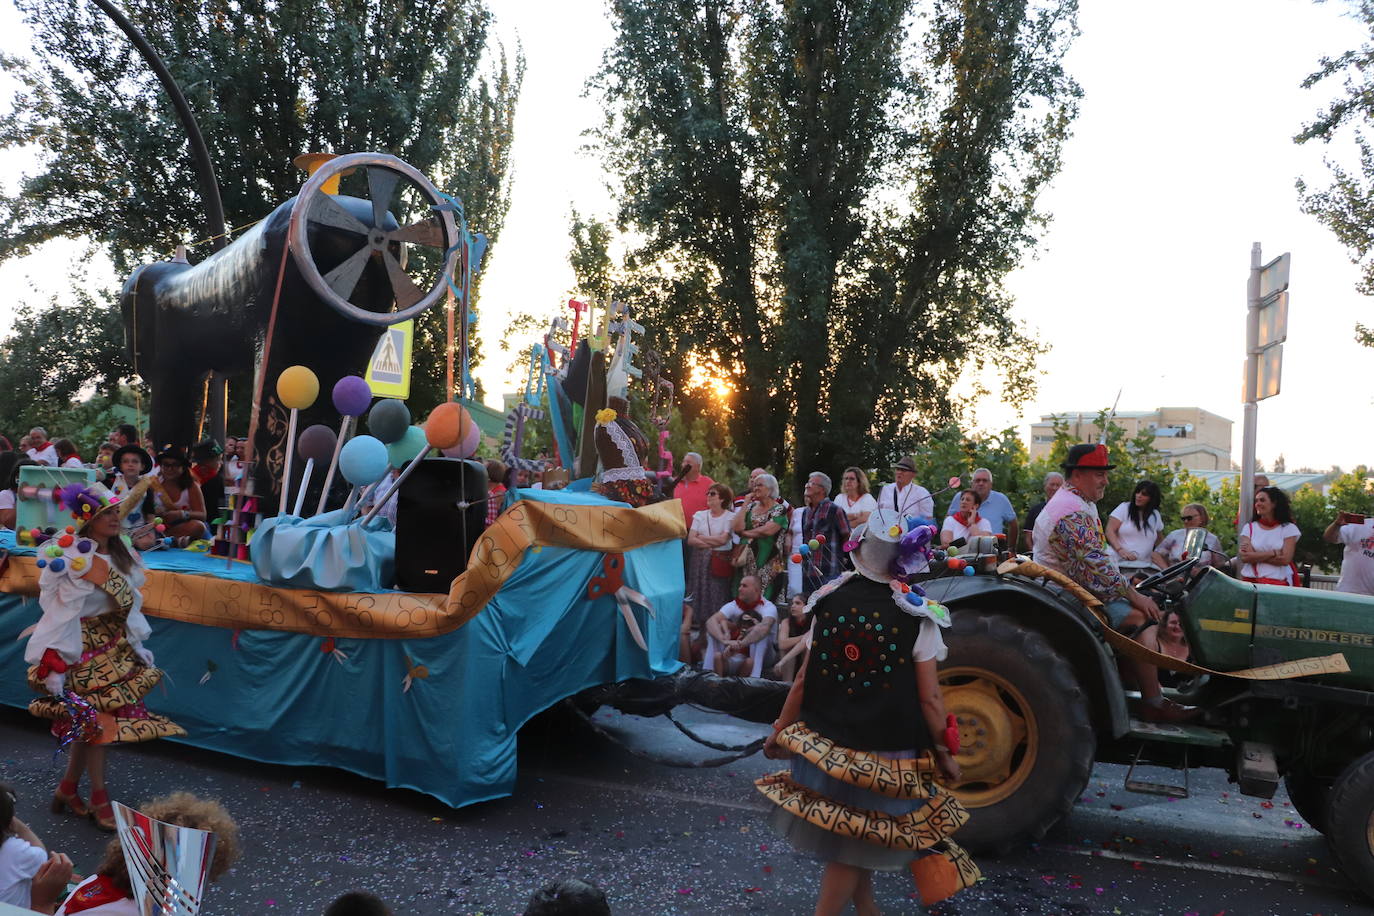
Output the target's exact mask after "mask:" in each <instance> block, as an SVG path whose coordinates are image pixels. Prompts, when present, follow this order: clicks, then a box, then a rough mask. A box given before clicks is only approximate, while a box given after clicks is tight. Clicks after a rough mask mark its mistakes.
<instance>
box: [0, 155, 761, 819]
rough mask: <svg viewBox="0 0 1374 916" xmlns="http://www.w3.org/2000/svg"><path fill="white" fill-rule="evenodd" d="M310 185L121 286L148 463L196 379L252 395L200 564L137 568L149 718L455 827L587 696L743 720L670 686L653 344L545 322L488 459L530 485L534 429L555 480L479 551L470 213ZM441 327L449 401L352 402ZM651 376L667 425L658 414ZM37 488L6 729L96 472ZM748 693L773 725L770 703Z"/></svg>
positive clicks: (195, 557)
mask: <svg viewBox="0 0 1374 916" xmlns="http://www.w3.org/2000/svg"><path fill="white" fill-rule="evenodd" d="M323 158H324V159H325V160H326V161H323V163H322V164H320V163H319V162H318V161H316V162H312V163H310V164H311V165H312V166H315V167H316V170H315V171H314V172H313V174H311V176H310V177H309V178H308V180H307V181H306V182H305V184H304V187H303V188H302V189H301V192H300V194H299V195H298V196H296V197H295V198H293V199H291V200H288V201H286V202H285V203H283V204H281V205H280V206H279V207H278V208H277V209H276V210H274V211H273V212H272V213H271V214H270V215H268V216H267V217H266V218H265V219H264V220H262V221H261V222H260V223H258V224H257V225H255V226H254V227H253V228H252V229H250V230H248V231H247V232H246V233H245V234H244V235H242V236H240V237H239V238H238V239H237V240H236V241H235V242H234V243H232V244H231V245H229V246H227V247H226V248H224V249H223V250H221V251H218V252H216V253H215V254H213V255H211V256H210V257H207V258H206V259H205V260H203V261H201V262H200V263H198V264H195V265H191V264H189V263H186V261H185V260H184V259H182V258H176V259H172V260H169V261H163V262H158V263H155V264H148V265H144V266H142V267H140V268H138V269H137V270H136V271H135V272H134V273H133V275H132V276H131V277H130V278H129V280H128V282H127V283H126V284H125V288H124V294H123V308H124V316H125V320H126V324H127V330H128V336H129V341H130V345H131V347H132V350H133V355H134V358H135V365H136V366H137V367H138V369H139V371H140V372H141V373H142V374H143V377H144V378H145V380H146V381H147V382H148V383H149V385H150V387H151V389H152V407H151V411H152V416H151V422H152V429H153V434H154V436H155V437H160V438H159V439H158V441H171V442H181V441H183V440H185V439H189V437H190V435H191V431H192V430H193V429H194V415H193V411H194V407H195V405H194V404H192V403H191V402H189V401H188V400H187V399H186V397H185V393H186V392H187V391H191V390H196V384H197V381H198V380H199V379H200V378H202V377H203V376H204V374H205V373H206V371H207V370H213V371H215V372H218V373H221V374H233V373H235V372H243V371H245V370H246V369H251V370H252V371H253V373H254V375H253V377H254V388H255V397H254V403H253V422H252V429H251V430H250V452H249V455H248V460H247V462H246V467H247V469H248V470H247V471H246V473H245V475H244V477H243V478H242V479H241V480H240V481H237V484H238V486H237V487H235V488H233V489H234V490H235V492H234V494H233V496H232V497H231V500H230V503H231V504H230V506H229V511H228V512H225V513H224V514H223V515H221V516H220V517H219V518H216V519H214V520H213V521H214V523H215V524H214V526H213V527H214V535H215V536H214V538H213V540H210V541H206V542H203V543H201V544H197V545H193V546H195V547H196V548H198V549H192V550H183V549H155V550H152V551H149V552H147V553H146V554H145V559H146V562H147V565H148V566H149V577H148V584H147V587H146V590H145V593H146V603H145V605H144V613H145V614H147V615H148V616H149V617H150V618H151V620H152V625H153V636H152V639H153V640H154V641H155V644H156V645H157V650H158V659H159V662H160V666H161V667H162V668H163V669H164V670H165V671H166V672H167V675H168V677H167V679H166V681H165V682H164V687H165V689H163V690H160V691H158V693H156V694H155V695H154V696H152V697H150V698H149V702H150V705H151V706H152V707H154V708H155V709H157V710H158V711H159V712H161V713H164V714H166V715H168V716H170V717H172V718H174V719H175V720H176V721H177V722H179V723H182V724H183V725H184V727H185V728H186V730H187V732H188V734H187V736H186V737H185V738H184V739H178V740H182V741H184V742H185V743H187V744H192V745H195V746H197V747H203V748H207V749H210V750H215V751H219V752H222V753H225V754H230V755H234V756H238V757H245V758H250V759H254V760H260V761H264V762H270V763H279V764H293V765H294V764H308V765H323V766H332V767H339V768H342V769H346V770H350V771H353V772H355V773H359V774H361V775H363V776H366V777H369V778H373V779H377V780H380V781H382V782H384V783H385V784H386V785H388V786H405V787H409V788H413V789H416V790H419V791H422V792H426V793H428V794H430V795H433V796H435V797H436V798H439V799H441V800H442V801H444V802H446V803H448V804H450V805H454V806H459V805H465V804H471V803H473V802H478V801H481V800H484V799H489V798H494V797H499V796H502V795H506V794H509V793H510V792H511V791H512V790H513V787H514V783H515V776H516V755H515V749H516V748H515V746H516V735H517V732H518V731H519V729H520V727H521V726H522V725H523V724H524V723H525V722H526V721H528V720H529V719H530V718H531V717H532V716H534V715H536V714H537V713H539V712H541V711H542V710H545V709H547V708H549V707H550V706H552V705H554V704H556V703H558V702H560V701H562V700H565V699H567V698H570V697H573V696H575V695H577V694H578V693H580V692H582V691H584V690H586V689H588V688H596V687H603V688H607V687H609V688H610V689H613V690H615V692H616V697H617V698H618V701H619V702H622V703H623V704H626V705H632V704H633V703H634V702H635V700H636V698H640V699H641V700H642V703H643V704H646V705H647V706H651V707H653V708H654V709H655V710H659V711H661V710H663V709H666V708H669V707H671V706H672V705H673V704H674V703H676V702H680V701H681V700H682V699H683V698H684V697H686V696H688V695H690V696H691V697H692V698H693V699H695V700H697V701H704V702H706V703H708V704H711V703H714V704H715V705H721V704H722V703H723V702H730V703H734V704H735V705H737V702H736V698H735V697H734V696H733V695H731V696H726V697H724V698H722V697H721V696H719V695H718V694H717V695H715V696H714V697H713V696H712V694H711V691H712V690H713V689H716V688H717V687H719V686H720V685H712V684H703V683H701V682H700V681H699V680H697V679H694V678H693V677H691V676H687V675H685V674H684V673H683V672H681V671H680V669H681V664H680V663H679V662H678V660H677V652H678V631H679V626H680V622H681V608H682V603H683V565H682V547H681V539H682V538H683V537H684V536H685V534H686V529H685V525H684V522H683V517H682V511H681V507H680V505H679V504H678V503H677V501H675V500H667V501H658V502H653V503H650V502H649V500H648V498H647V495H648V493H649V492H650V490H651V487H650V484H649V483H648V482H647V481H646V475H645V472H644V470H643V463H644V461H645V459H646V458H647V449H648V440H647V437H645V436H644V435H643V434H642V433H640V432H639V430H638V429H637V427H636V426H635V425H634V423H633V421H631V420H630V418H629V416H628V411H626V409H625V408H626V406H627V405H628V402H629V400H630V398H631V397H632V393H631V390H630V389H631V386H632V385H633V386H635V387H640V386H642V385H643V384H644V383H643V382H641V381H640V378H641V376H642V372H641V371H640V369H639V368H638V367H637V366H636V365H635V356H636V353H637V352H638V346H637V344H636V341H635V339H634V337H635V334H637V333H642V331H643V328H642V327H640V326H639V325H638V324H636V323H635V322H634V321H633V319H632V317H631V316H630V314H629V313H628V311H626V310H624V309H621V308H619V307H612V308H607V309H605V310H603V311H604V314H603V321H602V322H601V324H600V326H599V327H597V328H595V329H593V328H592V327H591V325H590V323H589V325H588V330H587V333H586V334H585V336H582V337H580V339H579V336H577V335H568V336H567V337H564V336H563V335H564V334H565V333H566V332H567V325H566V323H565V322H561V321H560V322H557V323H555V325H554V327H553V328H552V329H551V332H550V335H549V336H548V337H546V338H545V341H544V343H543V344H542V345H540V346H539V347H537V348H536V350H535V352H534V354H533V355H532V362H533V365H534V371H532V373H531V381H530V383H529V384H528V385H527V386H526V391H525V395H524V397H523V398H522V399H521V401H520V403H519V404H518V405H516V407H515V408H514V409H513V410H512V411H511V413H510V416H509V417H508V424H507V426H508V434H507V436H506V438H505V440H504V442H503V443H502V449H503V451H504V453H505V455H506V457H507V459H508V460H509V461H510V463H511V464H512V465H513V466H514V467H515V468H524V469H526V470H531V469H542V468H543V464H542V463H540V459H534V458H528V457H526V456H524V455H523V454H522V453H521V450H522V447H523V446H522V441H521V438H522V436H521V434H522V430H523V425H524V423H525V422H526V421H527V420H529V419H531V418H535V417H539V416H540V415H541V414H545V413H547V415H548V417H549V418H550V421H551V424H552V428H553V432H554V438H555V441H556V446H555V449H554V457H553V458H552V459H551V462H550V463H553V462H556V463H557V466H558V467H550V468H549V472H550V479H554V478H556V477H558V476H559V468H563V469H566V471H567V472H569V473H566V475H565V476H566V477H567V478H568V479H569V480H570V481H571V482H570V485H569V486H568V487H567V488H565V489H559V490H553V489H537V490H536V489H513V490H512V491H511V496H510V498H509V501H508V503H507V506H506V508H505V510H504V511H503V512H502V513H501V515H500V517H499V518H498V519H497V520H496V521H495V522H494V523H493V524H491V525H489V526H488V525H487V524H486V506H487V504H486V494H487V480H486V473H485V469H484V467H483V466H482V465H481V464H480V463H479V462H475V461H472V460H470V459H471V458H472V456H473V454H474V453H475V451H476V449H477V447H478V442H479V439H480V434H479V432H478V430H477V429H476V423H475V421H474V418H473V414H474V413H475V412H476V410H477V408H476V405H475V402H474V401H473V400H472V395H473V394H474V393H475V392H474V391H473V389H472V387H471V379H470V376H469V373H468V351H467V324H468V321H469V320H470V315H471V313H470V303H469V299H470V290H471V277H472V273H473V271H474V270H475V269H476V267H477V264H478V262H479V261H480V256H481V250H482V248H483V246H484V243H483V241H482V240H481V239H480V237H479V236H477V235H476V234H474V233H472V232H470V231H469V229H468V227H467V225H466V223H465V220H464V215H463V210H462V204H461V202H460V201H458V200H455V199H454V198H452V197H450V196H448V195H445V194H443V193H442V192H440V191H439V190H438V189H437V188H435V187H434V186H433V185H432V184H431V183H430V182H429V181H428V180H427V179H426V178H425V177H424V176H423V175H421V174H420V173H418V172H417V171H416V170H414V169H413V168H411V167H410V166H409V165H407V164H406V163H404V162H401V161H400V160H397V159H395V158H394V157H391V156H387V155H383V154H375V153H357V154H351V155H345V156H340V157H337V158H330V157H323ZM341 181H342V186H341V185H340V182H341ZM407 197H408V198H409V199H408V200H407ZM445 300H447V308H448V311H449V320H448V322H447V326H448V329H449V331H450V345H451V346H450V353H451V354H452V356H451V360H450V369H449V379H450V381H449V391H450V392H451V393H452V395H453V398H452V400H450V401H448V402H446V403H443V404H440V405H438V406H437V407H436V408H435V409H434V410H433V411H432V412H431V413H430V414H429V416H428V417H427V418H426V420H425V422H424V423H423V424H422V425H413V424H412V423H411V419H412V418H411V416H410V412H409V410H408V408H407V407H406V406H405V404H403V403H402V402H401V401H400V400H398V399H395V398H381V399H379V398H375V397H374V391H373V390H372V387H371V386H370V385H369V384H368V383H367V382H366V381H365V380H364V379H363V377H362V376H363V374H364V372H365V370H367V369H368V368H369V363H370V362H371V363H372V364H373V365H372V368H376V367H377V366H378V365H380V366H381V367H382V368H384V369H389V368H394V366H393V364H394V363H395V362H396V360H395V356H396V354H395V350H394V346H393V347H392V349H390V350H389V349H388V347H389V346H391V341H392V338H391V337H390V336H389V332H390V331H391V329H392V328H394V326H395V325H396V324H398V323H399V322H404V321H408V320H411V319H413V318H415V317H416V316H418V315H419V314H420V313H421V312H423V311H424V310H426V309H428V308H431V307H434V306H436V305H438V304H439V303H440V302H442V301H445ZM580 314H581V313H580V312H579V313H577V317H580ZM455 315H456V316H457V317H456V319H455ZM576 323H577V322H576V320H575V321H574V324H576ZM379 331H381V332H382V337H381V339H380V340H379V339H378V334H379ZM652 376H653V377H652V378H651V379H650V380H649V386H650V389H651V397H654V398H655V400H656V401H661V398H659V395H661V394H662V393H663V392H664V391H665V390H667V391H669V392H670V391H671V387H670V386H667V385H666V383H665V382H664V381H663V380H662V379H660V378H659V377H658V376H657V373H656V372H655V373H653V374H652ZM326 393H327V394H326ZM616 408H619V410H618V411H617V409H616ZM665 411H666V407H665V406H663V405H662V404H661V403H658V404H657V405H656V407H655V423H656V425H659V426H660V433H661V431H662V429H661V427H666V413H665ZM364 422H365V423H366V427H367V432H366V433H363V432H362V429H363V426H364ZM657 444H658V448H659V455H658V456H656V458H655V463H657V464H658V465H660V469H661V467H662V464H663V459H664V454H663V451H664V450H663V445H664V438H663V437H662V436H661V435H660V437H659V439H658V443H657ZM393 471H396V472H399V476H396V477H395V479H394V480H392V479H391V478H392V477H393V473H392V472H393ZM45 473H48V474H50V475H53V474H55V475H56V476H58V477H61V478H62V479H60V480H58V479H53V480H47V479H46V478H45V479H38V478H34V479H32V480H30V479H28V478H26V479H25V481H24V486H21V492H20V503H19V505H20V525H19V528H20V534H19V537H18V538H15V537H14V535H13V534H12V533H9V532H6V533H5V536H4V539H3V540H0V548H3V549H4V550H5V551H6V554H5V559H4V561H3V564H2V565H0V669H3V670H4V671H7V672H9V673H10V676H7V677H4V678H0V702H4V703H7V704H9V705H12V706H18V707H25V706H27V705H28V703H29V701H30V699H32V696H31V695H30V694H29V692H28V690H27V688H26V687H25V684H24V678H23V676H22V672H23V670H24V663H23V660H22V650H23V645H24V643H23V637H24V636H25V634H26V632H27V630H28V629H29V628H30V627H31V626H32V625H33V624H34V622H35V621H36V620H37V619H38V615H39V609H38V606H37V603H36V602H35V601H33V600H32V599H33V598H34V597H35V596H36V595H37V591H38V587H37V579H38V573H39V571H40V569H41V568H42V566H43V565H44V564H46V563H49V562H61V560H60V558H59V556H58V555H59V554H60V553H61V549H62V548H61V547H60V546H59V542H60V541H61V539H62V533H63V530H62V528H61V527H59V526H58V525H57V522H56V519H55V516H53V515H51V512H52V509H51V507H52V506H53V500H52V494H53V492H54V490H55V489H56V488H57V487H59V486H61V485H62V484H65V483H69V482H71V481H69V480H68V479H66V478H67V477H70V476H71V474H73V473H76V474H93V473H94V472H93V471H91V472H86V471H81V472H77V471H71V472H47V471H46V469H45V470H44V471H41V472H38V475H39V477H43V475H44V474H45ZM636 478H637V480H638V482H636ZM379 486H387V487H390V488H391V489H392V491H393V492H395V493H396V494H397V498H396V505H397V508H396V526H395V528H393V526H392V524H391V522H390V521H388V520H387V519H386V518H385V517H384V516H382V515H381V514H380V513H381V510H382V508H383V504H384V503H385V502H386V498H385V497H383V498H381V499H373V500H372V503H374V504H373V505H372V506H371V508H369V509H368V511H367V512H366V513H364V512H362V511H361V510H362V509H363V507H364V506H365V505H367V503H368V500H369V495H372V496H375V495H377V493H378V487H379ZM54 551H56V553H54ZM398 582H401V583H405V585H406V587H398V584H397V583H398ZM415 582H419V583H422V584H425V583H429V584H430V585H429V587H424V588H416V587H415V585H414V584H413V583H415ZM706 680H708V681H709V680H710V678H707V679H706ZM727 689H735V690H738V687H735V688H727ZM757 689H758V690H761V691H762V692H763V694H764V695H765V696H766V698H767V699H768V700H769V702H765V703H764V704H763V705H762V706H760V707H758V708H757V709H756V715H755V718H759V719H761V720H762V721H767V719H768V717H769V716H771V715H772V714H773V713H774V712H775V711H776V708H777V706H779V705H780V704H781V700H782V691H781V690H779V689H774V686H763V685H758V686H757ZM784 689H785V688H784Z"/></svg>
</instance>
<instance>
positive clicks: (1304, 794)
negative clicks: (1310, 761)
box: [1283, 770, 1331, 833]
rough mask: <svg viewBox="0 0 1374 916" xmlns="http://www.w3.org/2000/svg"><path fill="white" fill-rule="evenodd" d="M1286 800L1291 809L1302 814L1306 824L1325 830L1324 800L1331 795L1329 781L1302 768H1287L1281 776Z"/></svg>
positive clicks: (1315, 828)
mask: <svg viewBox="0 0 1374 916" xmlns="http://www.w3.org/2000/svg"><path fill="white" fill-rule="evenodd" d="M1283 787H1284V788H1285V789H1287V790H1288V800H1289V801H1291V802H1292V803H1293V810H1294V811H1297V812H1298V814H1300V815H1302V819H1303V820H1305V821H1307V826H1309V827H1311V828H1312V829H1313V830H1317V831H1320V832H1321V833H1325V832H1326V800H1327V798H1328V797H1329V796H1330V795H1331V783H1329V782H1327V781H1326V780H1324V779H1318V778H1316V777H1315V776H1313V775H1312V774H1310V773H1306V772H1304V771H1302V770H1289V771H1288V773H1287V774H1285V775H1284V777H1283Z"/></svg>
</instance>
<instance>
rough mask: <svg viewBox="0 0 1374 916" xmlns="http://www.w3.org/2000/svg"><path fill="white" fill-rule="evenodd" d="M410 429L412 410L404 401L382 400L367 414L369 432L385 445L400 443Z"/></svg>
mask: <svg viewBox="0 0 1374 916" xmlns="http://www.w3.org/2000/svg"><path fill="white" fill-rule="evenodd" d="M409 428H410V408H409V407H406V405H405V402H404V401H398V400H396V399H395V398H382V399H381V400H380V401H378V402H377V403H376V405H375V406H374V407H373V408H372V410H370V411H369V412H368V414H367V429H368V432H370V433H372V435H374V436H376V437H377V438H378V439H380V440H381V441H382V442H383V443H384V444H386V445H390V444H391V443H393V442H400V441H401V437H402V436H404V435H405V434H406V430H407V429H409Z"/></svg>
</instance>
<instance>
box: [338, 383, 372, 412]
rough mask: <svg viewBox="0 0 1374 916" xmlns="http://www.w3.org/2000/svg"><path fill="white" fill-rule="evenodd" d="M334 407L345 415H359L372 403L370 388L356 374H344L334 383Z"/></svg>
mask: <svg viewBox="0 0 1374 916" xmlns="http://www.w3.org/2000/svg"><path fill="white" fill-rule="evenodd" d="M333 398H334V409H335V410H337V411H338V412H339V413H341V414H343V415H344V416H346V417H361V416H362V415H363V414H365V413H367V408H368V407H369V406H370V405H371V404H372V389H371V388H370V387H368V384H367V382H365V381H363V379H362V378H361V377H359V376H356V375H345V376H344V377H343V378H341V379H339V380H338V381H337V382H335V383H334V394H333Z"/></svg>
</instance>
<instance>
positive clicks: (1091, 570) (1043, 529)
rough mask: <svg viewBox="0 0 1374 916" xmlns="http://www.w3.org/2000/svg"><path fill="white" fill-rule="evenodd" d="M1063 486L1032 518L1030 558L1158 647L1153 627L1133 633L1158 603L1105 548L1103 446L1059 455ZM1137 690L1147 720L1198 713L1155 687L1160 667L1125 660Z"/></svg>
mask: <svg viewBox="0 0 1374 916" xmlns="http://www.w3.org/2000/svg"><path fill="white" fill-rule="evenodd" d="M1063 467H1064V475H1065V477H1064V486H1062V487H1060V489H1059V491H1058V492H1057V493H1055V494H1054V496H1053V497H1051V499H1050V501H1049V502H1048V503H1046V504H1045V508H1044V509H1043V510H1041V512H1040V516H1039V517H1038V518H1037V519H1036V520H1035V544H1036V548H1035V560H1036V562H1037V563H1039V564H1040V565H1042V566H1045V567H1048V568H1050V569H1056V570H1058V571H1060V572H1062V573H1064V574H1065V575H1066V576H1068V577H1069V578H1070V579H1072V580H1073V581H1075V582H1077V583H1078V584H1079V585H1081V586H1083V587H1084V588H1086V589H1087V590H1088V591H1090V592H1092V593H1093V595H1095V596H1096V597H1097V598H1098V599H1100V600H1101V601H1102V605H1103V607H1102V610H1103V611H1104V612H1106V614H1107V618H1108V620H1110V621H1111V625H1112V628H1113V629H1115V630H1118V631H1120V632H1124V633H1128V634H1132V638H1133V639H1135V641H1136V642H1138V643H1140V644H1141V645H1143V646H1145V647H1146V648H1149V649H1153V650H1154V651H1156V652H1157V651H1159V640H1158V635H1157V634H1158V627H1154V626H1151V627H1148V628H1146V629H1145V630H1144V631H1143V632H1141V633H1139V634H1137V630H1138V629H1139V628H1140V627H1141V625H1142V624H1145V623H1147V622H1150V623H1157V622H1158V621H1159V606H1158V605H1156V604H1155V603H1154V601H1153V600H1152V599H1151V598H1149V597H1148V596H1146V595H1142V594H1140V592H1138V591H1136V590H1135V589H1134V588H1132V587H1131V584H1130V583H1129V582H1127V581H1126V579H1125V577H1124V576H1122V575H1121V570H1119V569H1118V568H1117V566H1116V562H1115V561H1114V560H1112V558H1111V556H1110V555H1108V553H1107V547H1106V538H1104V537H1103V535H1102V517H1101V516H1100V515H1099V514H1098V512H1097V501H1098V500H1099V499H1101V498H1102V496H1103V494H1104V493H1105V492H1106V490H1107V472H1108V471H1110V470H1111V469H1112V468H1113V467H1115V465H1113V464H1111V463H1110V462H1109V459H1108V457H1107V447H1106V446H1105V445H1091V444H1084V445H1075V446H1074V447H1073V448H1071V449H1069V454H1068V456H1067V457H1066V458H1065V459H1064V465H1063ZM1129 665H1130V668H1131V670H1132V671H1133V672H1134V673H1135V677H1136V681H1137V686H1138V687H1139V688H1140V695H1141V697H1142V699H1143V700H1144V705H1143V707H1142V709H1141V715H1142V717H1143V718H1144V719H1145V720H1146V721H1147V722H1180V721H1183V720H1185V719H1189V718H1191V717H1193V716H1195V715H1197V713H1198V709H1197V708H1196V707H1189V706H1180V705H1179V704H1177V703H1175V702H1173V701H1172V700H1167V699H1165V698H1164V697H1163V696H1162V695H1161V693H1160V689H1159V669H1157V668H1156V667H1155V666H1154V665H1151V664H1149V663H1147V662H1143V661H1139V660H1136V659H1130V660H1129Z"/></svg>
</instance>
